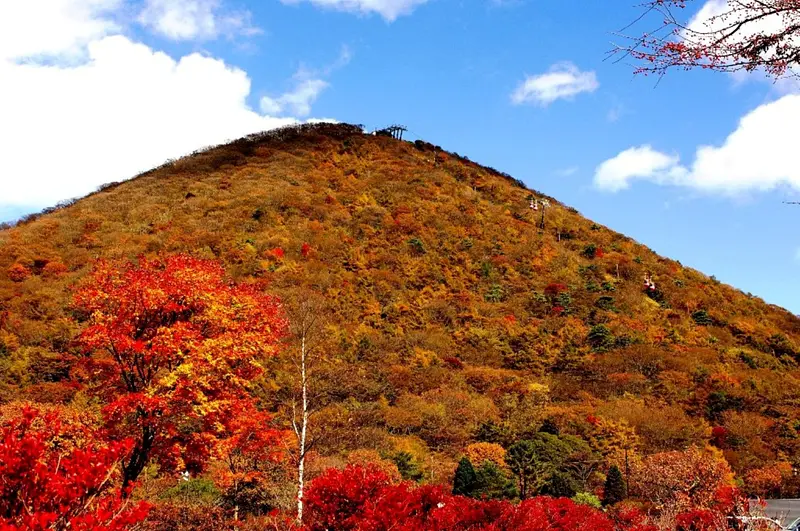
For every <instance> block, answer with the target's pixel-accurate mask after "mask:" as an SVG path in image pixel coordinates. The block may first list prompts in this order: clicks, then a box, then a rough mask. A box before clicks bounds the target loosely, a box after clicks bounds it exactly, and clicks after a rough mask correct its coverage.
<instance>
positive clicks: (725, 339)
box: [0, 124, 800, 508]
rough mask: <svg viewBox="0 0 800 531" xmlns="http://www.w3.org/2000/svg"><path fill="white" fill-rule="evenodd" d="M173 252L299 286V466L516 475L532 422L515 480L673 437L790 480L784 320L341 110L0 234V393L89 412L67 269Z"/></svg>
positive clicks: (207, 472)
mask: <svg viewBox="0 0 800 531" xmlns="http://www.w3.org/2000/svg"><path fill="white" fill-rule="evenodd" d="M131 149H135V146H131ZM64 178H69V177H68V176H64ZM529 184H531V185H535V184H536V183H535V182H531V183H529ZM542 199H547V200H548V201H549V206H547V207H545V206H544V205H543V204H542V201H541V200H542ZM532 205H533V206H535V207H536V209H534V208H532ZM698 237H701V235H700V234H698ZM702 237H713V235H702ZM174 254H184V255H191V256H193V257H195V258H199V259H212V260H216V261H219V262H220V263H221V264H222V267H223V269H224V272H225V274H226V275H228V276H229V277H230V278H232V279H233V280H235V281H236V282H238V283H239V284H242V285H246V286H249V287H253V288H254V289H258V290H262V289H263V290H266V291H267V292H268V293H269V294H271V295H275V296H277V297H279V298H280V299H282V300H283V302H284V305H285V306H286V308H287V313H288V314H289V316H291V315H293V314H294V315H296V314H297V312H298V311H301V310H302V309H303V308H304V307H305V308H307V307H308V304H307V303H308V302H309V301H312V302H313V307H314V310H313V311H314V314H315V315H317V317H318V319H317V320H316V321H315V326H316V329H315V330H312V332H314V337H315V341H316V344H315V350H314V356H315V357H314V360H313V361H314V363H313V365H312V366H310V368H309V377H308V384H309V385H308V387H309V401H310V406H311V409H312V414H311V416H310V421H309V426H310V435H309V437H310V440H312V441H313V445H312V448H311V451H310V452H309V456H308V464H307V468H308V476H309V478H313V477H314V476H315V475H318V474H320V473H321V471H323V470H325V469H327V468H330V467H340V466H343V465H344V464H346V463H351V464H352V463H355V464H359V463H360V464H363V463H377V464H378V465H380V466H381V467H383V469H385V470H390V472H391V473H395V474H396V473H399V474H401V475H402V476H403V477H404V478H406V479H411V480H413V481H419V482H422V483H443V482H446V483H451V482H452V481H453V479H454V474H455V470H456V465H457V464H458V463H459V460H461V458H462V457H464V456H467V457H470V459H471V461H474V462H475V466H476V468H477V467H478V464H479V463H481V462H486V461H494V462H496V464H497V466H498V468H502V469H505V470H506V472H507V474H508V477H509V479H508V481H509V482H510V483H511V485H510V486H509V488H512V489H513V488H516V489H519V485H517V484H516V481H513V478H514V473H513V466H512V467H511V469H506V468H505V467H506V466H507V462H508V459H507V454H506V453H507V452H509V451H511V450H510V449H512V448H515V445H518V443H519V442H520V441H531V440H538V441H540V442H542V441H543V442H542V444H544V443H547V444H550V445H554V446H553V447H554V448H557V449H559V448H560V449H562V450H563V452H564V453H570V454H571V455H573V454H574V455H577V454H582V455H584V458H583V459H582V460H578V461H575V462H573V463H571V464H570V466H569V467H567V468H568V469H569V470H570V472H569V474H566V472H565V473H564V474H565V477H563V478H561V479H559V480H558V481H556V480H554V479H553V477H550V480H549V483H548V482H542V483H541V484H537V485H532V486H530V488H531V489H533V490H534V491H536V492H542V493H548V492H550V493H559V492H561V491H560V490H559V489H560V488H561V487H562V486H563V485H562V486H559V481H562V480H563V482H564V483H568V484H569V485H568V487H569V489H567V490H570V491H573V492H574V491H586V492H594V491H597V490H598V489H601V490H602V485H603V482H604V481H605V479H606V475H607V473H608V470H609V467H610V466H612V465H617V466H618V467H619V469H620V470H623V471H626V469H627V470H629V472H627V473H628V474H630V475H632V478H628V477H626V481H627V480H630V484H629V489H630V490H631V493H632V494H634V495H635V494H636V492H635V491H636V488H637V486H636V479H635V474H637V473H639V474H645V473H647V471H648V470H649V471H650V472H652V470H653V467H655V466H656V465H655V464H654V463H653V462H652V461H648V456H652V455H653V454H660V455H661V456H662V458H664V459H668V458H669V456H673V457H675V456H678V457H680V456H684V457H686V456H687V455H689V454H688V453H686V452H684V451H689V450H688V449H690V448H691V447H696V448H697V449H698V450H697V451H703V452H707V453H708V454H709V455H713V456H714V457H715V458H716V459H717V460H718V461H720V462H722V458H724V460H725V461H727V463H728V464H729V465H730V467H731V469H732V471H733V472H734V473H735V478H734V481H735V482H738V484H740V485H742V486H743V487H744V490H745V492H748V493H753V494H759V495H776V494H784V495H800V482H798V480H797V478H796V475H795V473H794V471H795V470H796V467H798V466H800V462H798V461H800V456H798V449H800V402H798V399H800V385H798V384H800V382H799V381H798V376H800V371H798V357H800V319H798V318H797V317H795V316H793V315H791V314H790V313H789V312H787V311H785V310H783V309H781V308H778V307H775V306H771V305H768V304H766V303H765V302H764V301H762V300H760V299H758V298H757V297H754V296H751V295H749V294H744V293H742V292H740V291H738V290H736V289H734V288H732V287H730V286H727V285H724V284H721V283H720V282H718V281H717V280H716V279H714V278H713V277H708V276H706V275H704V274H702V273H700V272H698V271H695V270H692V269H689V268H686V267H683V266H682V265H681V264H680V263H679V262H676V261H673V260H670V259H667V258H664V257H660V256H658V255H656V254H655V253H653V252H652V251H651V250H649V249H648V248H647V247H645V246H644V245H641V244H639V243H637V242H635V241H633V240H631V239H630V238H627V237H625V236H624V235H621V234H619V233H616V232H614V231H612V230H610V229H609V228H607V227H603V226H600V225H598V224H596V223H593V222H592V221H590V220H587V219H585V218H584V217H582V216H581V215H580V213H579V212H577V211H576V210H575V209H573V208H570V207H569V206H566V205H563V204H561V203H559V202H558V201H557V200H556V199H554V198H547V197H545V196H543V195H542V194H541V193H539V192H537V191H534V190H530V189H528V188H526V187H525V186H524V185H523V184H522V183H521V182H519V181H516V180H514V179H513V178H511V177H509V176H507V175H504V174H502V173H499V172H498V171H495V170H493V169H491V168H485V167H482V166H480V165H478V164H476V163H473V162H471V161H469V160H468V159H466V158H465V157H460V156H458V155H456V154H454V153H448V152H446V151H443V150H441V148H439V147H438V146H434V145H431V144H428V143H425V142H419V141H418V142H416V143H410V142H404V141H399V140H395V139H393V138H389V137H384V136H374V135H365V134H363V133H362V132H361V129H360V128H358V127H354V126H347V125H330V124H319V125H313V126H303V127H298V128H290V129H284V130H279V131H277V132H272V133H267V134H263V135H258V136H254V137H251V138H248V139H243V140H239V141H236V142H233V143H231V144H228V145H225V146H220V147H216V148H212V149H209V150H206V151H203V152H200V153H197V154H194V155H192V156H190V157H187V158H184V159H181V160H178V161H174V162H170V163H168V164H166V165H164V166H162V167H160V168H158V169H155V170H153V171H150V172H148V173H145V174H143V175H140V176H138V177H136V178H135V179H132V180H130V181H126V182H123V183H120V184H114V185H109V186H106V187H104V188H103V189H102V190H99V191H98V192H97V193H95V194H92V195H91V196H89V197H86V198H83V199H81V200H78V201H74V202H70V203H69V204H65V205H62V206H60V207H59V208H56V209H54V210H53V211H50V212H47V213H45V214H43V215H40V216H33V217H31V218H30V219H27V220H23V221H22V222H20V223H18V224H17V225H16V226H10V227H7V228H5V229H3V230H2V231H0V368H1V370H0V402H2V403H4V404H5V405H4V406H2V407H1V408H0V409H1V411H0V414H2V415H10V414H11V413H9V412H13V411H18V407H19V406H18V405H17V404H16V402H18V401H21V400H22V401H32V402H38V403H44V404H65V405H67V406H68V408H69V409H70V410H73V411H74V412H75V414H76V415H92V414H96V413H97V411H98V409H99V402H98V399H97V398H96V395H95V394H92V393H91V392H89V388H90V387H91V384H92V382H91V381H87V378H89V375H91V372H87V371H86V369H85V368H84V367H83V365H81V364H80V363H79V361H80V359H81V358H82V357H83V356H84V355H85V349H84V348H83V347H82V344H81V342H80V341H78V337H79V334H81V332H82V331H83V330H84V329H85V328H86V326H87V323H88V322H89V319H90V316H91V312H90V311H87V310H86V308H90V309H91V307H89V306H85V307H83V308H82V307H81V305H80V304H79V303H80V301H77V302H76V300H75V293H76V290H78V289H80V288H81V287H83V286H85V285H86V283H87V279H88V278H89V277H88V275H89V274H90V273H91V272H92V270H93V268H95V264H96V263H97V261H98V259H103V260H106V261H109V263H111V264H116V263H121V262H123V261H134V260H136V259H137V258H138V257H140V256H146V257H149V258H151V259H159V258H163V257H167V256H170V255H174ZM220 289H222V288H220ZM290 322H291V319H290ZM290 328H291V326H290ZM293 339H296V335H295V336H292V335H291V334H289V336H287V338H286V339H285V346H284V348H282V349H281V352H280V353H279V354H278V355H276V356H274V357H272V358H270V359H268V360H266V361H264V366H265V369H266V370H265V372H264V373H263V375H261V376H260V377H259V378H258V379H257V380H255V381H253V382H251V383H250V384H251V391H252V392H254V393H255V394H256V396H257V398H258V405H259V407H260V408H261V409H262V410H263V411H264V412H266V413H269V414H270V415H271V417H272V421H271V422H272V425H271V426H272V427H273V428H275V429H276V430H286V429H289V427H290V425H289V420H290V417H291V413H292V405H293V404H295V405H296V404H297V397H298V396H299V394H298V393H299V388H298V386H297V382H298V375H297V369H296V363H295V362H296V361H297V342H296V341H293ZM41 407H44V408H46V407H49V406H41ZM542 434H545V435H542ZM548 437H549V438H548ZM550 438H552V440H550ZM292 444H293V443H292ZM559 445H561V446H559ZM515 451H519V447H518V446H517V450H515ZM673 451H680V452H679V453H672V454H670V453H667V452H673ZM689 452H690V451H689ZM664 456H666V457H664ZM678 457H675V458H676V459H677V458H678ZM700 461H702V459H701V460H700ZM648 467H650V468H648ZM664 469H665V467H663V466H662V467H660V468H659V470H664ZM565 470H566V468H565ZM637 471H638V472H637ZM259 473H262V474H264V477H266V478H267V479H265V480H264V482H263V483H262V484H261V485H260V487H259V489H260V491H259V494H258V496H260V498H259V500H261V501H259V502H258V503H260V504H261V505H262V506H265V507H266V506H270V507H279V508H287V507H291V506H292V503H293V501H292V497H293V496H294V491H293V490H292V488H293V487H292V479H291V478H293V477H294V476H293V474H294V473H295V472H294V471H293V468H292V467H291V466H287V467H281V466H278V465H275V466H273V467H271V468H270V470H267V471H265V470H261V471H260V472H259ZM567 475H568V476H569V477H566V476H567ZM551 476H553V475H552V474H551ZM143 477H145V481H144V483H143V485H142V486H141V488H140V492H141V496H143V497H146V498H148V499H161V500H172V501H174V500H175V499H178V500H184V501H185V499H186V498H187V497H188V498H190V499H191V500H194V501H193V502H192V503H195V502H196V503H197V504H201V505H202V503H205V502H203V500H206V499H211V498H215V497H219V496H222V493H224V491H225V488H226V487H225V485H228V484H227V483H225V482H224V481H222V482H220V481H219V480H218V479H216V478H217V476H216V475H215V469H214V467H213V466H212V467H211V468H203V469H198V471H197V474H196V475H195V476H194V478H195V479H193V480H192V481H191V482H189V483H188V484H190V485H192V486H193V487H192V488H193V489H195V490H193V491H192V492H191V493H188V494H187V491H186V488H184V490H183V491H180V492H178V491H176V490H175V489H179V487H180V485H179V487H175V484H176V483H175V476H174V475H173V476H170V475H164V474H161V475H159V474H157V470H156V469H155V465H153V466H152V467H150V468H147V469H146V471H145V474H144V476H143ZM287 478H288V479H287ZM728 480H730V478H728ZM494 485H495V486H497V483H495V484H494ZM639 488H640V489H642V490H644V487H643V486H641V485H640V487H639ZM518 494H519V492H517V493H516V494H515V495H518ZM647 496H648V494H647V493H641V492H640V497H642V498H647ZM197 500H200V501H197ZM258 503H256V502H253V504H255V505H258ZM239 505H241V506H245V505H246V504H244V503H240V502H237V507H238V506H239Z"/></svg>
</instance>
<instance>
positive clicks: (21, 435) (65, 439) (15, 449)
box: [0, 408, 149, 531]
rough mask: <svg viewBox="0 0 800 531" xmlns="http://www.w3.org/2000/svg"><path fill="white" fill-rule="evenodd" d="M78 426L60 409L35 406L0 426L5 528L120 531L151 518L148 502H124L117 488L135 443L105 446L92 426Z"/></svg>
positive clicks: (1, 524)
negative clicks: (69, 426) (119, 468)
mask: <svg viewBox="0 0 800 531" xmlns="http://www.w3.org/2000/svg"><path fill="white" fill-rule="evenodd" d="M73 430H77V431H79V432H78V433H72V432H70V433H67V432H66V431H65V429H64V427H63V425H62V421H61V418H60V417H59V415H58V414H57V413H49V414H47V415H43V416H42V415H39V413H38V412H37V411H36V410H33V409H30V408H26V409H24V410H23V411H22V414H21V415H20V416H19V417H17V418H14V419H12V420H11V421H10V422H7V423H6V424H5V425H4V426H2V428H0V478H3V480H2V481H0V529H3V530H4V531H12V530H20V531H21V530H27V531H39V530H42V531H43V530H45V529H69V530H71V531H89V530H95V529H102V530H105V531H116V530H120V531H121V530H124V529H129V528H130V527H132V526H133V525H135V524H137V523H139V522H141V521H142V520H143V519H144V518H145V516H147V512H148V510H149V506H148V505H147V504H146V503H144V502H134V503H131V502H129V501H128V500H125V499H124V498H123V496H122V492H121V491H120V489H119V488H114V486H113V485H114V484H115V483H116V480H118V479H119V477H118V474H115V473H114V471H115V469H116V465H117V462H118V461H119V459H120V458H121V457H122V455H124V454H125V453H126V452H127V451H128V450H129V448H130V445H131V442H130V441H129V440H128V441H123V442H119V443H113V444H109V445H105V444H103V443H100V442H98V441H97V440H96V439H95V438H94V434H93V433H92V432H90V431H89V430H88V429H82V428H73ZM56 440H61V441H62V443H61V445H59V446H57V447H54V445H53V444H52V443H53V441H56ZM73 441H88V442H86V443H85V444H82V445H80V446H78V445H77V444H76V443H75V442H73Z"/></svg>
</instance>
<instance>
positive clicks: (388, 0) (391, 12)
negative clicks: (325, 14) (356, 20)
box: [281, 0, 428, 22]
mask: <svg viewBox="0 0 800 531" xmlns="http://www.w3.org/2000/svg"><path fill="white" fill-rule="evenodd" d="M304 1H307V2H311V3H312V4H314V5H315V6H318V7H322V8H327V9H334V10H337V11H347V12H350V13H358V14H361V15H368V14H371V13H377V14H379V15H380V16H382V17H383V18H384V19H386V20H387V21H388V22H393V21H394V20H396V19H397V18H398V17H400V16H403V15H410V14H411V12H412V11H414V9H415V8H416V7H417V6H420V5H422V4H424V3H426V2H427V1H428V0H281V2H283V3H284V4H299V3H301V2H304Z"/></svg>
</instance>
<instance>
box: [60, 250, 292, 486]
mask: <svg viewBox="0 0 800 531" xmlns="http://www.w3.org/2000/svg"><path fill="white" fill-rule="evenodd" d="M75 306H76V308H77V309H78V310H80V311H82V312H84V313H85V314H86V315H89V316H90V319H89V326H88V327H87V328H86V329H85V330H84V331H83V332H82V333H81V334H80V336H79V337H78V343H79V345H80V346H81V347H83V349H84V350H85V351H87V352H88V353H92V354H93V356H92V357H90V358H87V359H86V361H85V362H84V363H83V364H82V365H81V367H80V369H81V370H83V371H84V373H83V375H82V376H83V377H84V378H85V380H86V381H87V383H88V384H89V385H90V386H91V387H90V390H91V391H93V392H94V393H95V394H96V395H98V396H99V397H101V398H102V399H104V401H106V403H107V406H106V407H105V408H104V410H103V413H104V416H105V419H106V423H107V427H108V428H109V429H110V430H111V436H112V437H113V438H123V437H128V436H132V437H134V440H135V444H134V447H133V449H132V452H131V453H130V455H129V456H128V457H127V458H126V460H125V465H124V480H125V484H127V483H129V482H130V481H133V480H135V479H136V478H137V477H138V475H139V473H141V471H142V469H143V468H144V466H145V465H146V464H147V462H148V460H149V459H150V458H151V457H155V458H157V459H158V461H159V463H160V465H161V466H162V467H164V468H165V469H167V470H174V469H187V470H190V471H195V472H196V471H200V470H202V468H203V467H204V465H205V463H206V461H207V459H208V458H209V457H210V455H211V454H212V453H213V451H214V447H215V445H216V444H217V442H218V441H219V440H222V439H224V438H225V437H227V436H228V435H229V434H230V433H231V431H232V426H231V425H232V423H233V422H235V420H236V418H237V415H240V414H246V412H248V411H251V409H252V408H251V402H250V401H251V398H250V396H249V394H248V393H247V386H248V384H249V382H250V381H251V380H252V379H253V378H255V377H256V376H258V375H259V374H260V372H261V368H260V365H259V364H258V363H257V360H258V358H259V357H262V356H265V355H271V354H274V353H275V352H276V349H277V343H278V340H279V338H280V337H281V336H282V335H283V334H284V330H285V328H286V322H285V320H284V319H283V318H282V314H281V308H280V304H279V303H278V301H277V300H276V299H274V298H272V297H269V296H267V295H264V294H263V293H261V292H259V291H257V289H256V288H255V287H253V286H248V285H240V286H236V285H233V284H231V283H230V282H229V281H228V280H227V279H226V278H225V276H224V272H223V270H222V268H221V266H219V265H218V264H217V263H215V262H210V261H205V260H198V259H195V258H192V257H190V256H185V255H178V256H172V257H169V258H167V259H165V260H163V261H162V260H147V259H141V260H140V261H139V263H138V264H115V265H112V264H110V263H107V262H100V263H98V264H97V266H96V268H95V271H94V272H93V274H92V275H91V276H90V278H89V279H88V281H87V282H86V284H85V285H84V287H83V288H81V289H80V290H79V291H78V293H77V294H76V296H75Z"/></svg>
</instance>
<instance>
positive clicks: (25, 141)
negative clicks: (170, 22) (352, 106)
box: [0, 0, 296, 209]
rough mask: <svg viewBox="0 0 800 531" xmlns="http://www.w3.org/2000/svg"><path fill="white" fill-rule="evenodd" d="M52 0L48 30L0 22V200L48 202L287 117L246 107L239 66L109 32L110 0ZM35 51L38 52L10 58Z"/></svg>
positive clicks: (2, 10)
mask: <svg viewBox="0 0 800 531" xmlns="http://www.w3.org/2000/svg"><path fill="white" fill-rule="evenodd" d="M59 1H60V4H59V5H60V6H61V8H62V9H61V11H59V13H61V14H60V15H59V18H58V20H59V22H60V23H62V24H67V25H66V26H64V25H62V26H59V27H58V28H57V30H58V32H59V34H58V35H57V36H53V38H52V39H51V40H46V39H45V40H42V41H37V40H36V39H32V38H31V39H29V40H25V39H28V36H27V35H23V34H25V33H26V31H29V32H31V33H30V35H32V36H33V35H38V34H40V33H42V32H45V28H38V27H36V25H35V22H36V21H35V20H33V19H26V24H27V25H28V26H27V27H23V28H20V29H19V30H15V31H17V32H18V33H19V34H20V35H23V36H22V37H20V39H21V40H14V39H10V40H9V38H8V36H7V35H5V34H3V32H0V35H2V37H0V39H2V40H0V79H1V80H2V83H0V116H2V120H0V146H3V152H2V156H0V190H2V192H0V206H3V207H5V208H6V209H8V208H12V207H14V206H15V205H16V206H20V205H24V206H29V207H41V206H46V205H52V204H53V203H55V202H56V201H59V200H62V199H68V198H70V197H74V196H79V195H82V194H85V193H87V192H90V191H92V190H93V189H94V188H96V187H97V186H98V185H100V184H103V183H107V182H110V181H117V180H123V179H126V178H129V177H131V176H133V175H135V174H136V173H139V172H141V171H143V170H147V169H149V168H151V167H153V166H156V165H158V164H160V163H162V162H164V161H165V160H167V159H169V158H174V157H178V156H181V155H184V154H186V153H189V152H191V151H194V150H196V149H198V148H201V147H204V146H208V145H212V144H217V143H221V142H224V141H227V140H230V139H234V138H237V137H240V136H243V135H246V134H249V133H252V132H257V131H262V130H265V129H270V128H273V127H276V126H280V125H286V124H290V123H294V122H296V120H295V119H294V118H290V117H287V118H274V117H270V116H267V115H263V114H260V113H259V112H256V111H255V110H253V109H251V108H250V107H249V106H248V104H247V98H248V96H249V94H250V79H249V77H248V75H247V73H246V72H244V71H243V70H240V69H238V68H235V67H232V66H230V65H227V64H225V63H224V62H223V61H222V60H219V59H215V58H213V57H208V56H204V55H201V54H191V55H187V56H185V57H181V58H179V59H174V58H172V57H170V56H169V55H167V54H165V53H162V52H159V51H156V50H154V49H152V48H150V47H148V46H146V45H144V44H141V43H136V42H134V41H132V40H131V39H130V38H128V37H125V36H123V35H119V34H116V35H114V34H113V33H115V32H116V31H117V29H116V26H114V25H113V23H111V22H109V20H111V18H110V17H111V15H113V14H114V13H111V12H109V11H108V9H110V7H111V6H113V5H117V4H114V3H112V2H110V1H105V2H104V3H102V4H101V0H92V2H93V4H92V5H93V6H95V7H96V9H95V8H92V9H87V8H86V6H87V5H88V4H87V2H86V0H70V1H69V2H68V1H66V0H59ZM19 3H20V4H23V3H28V2H19ZM11 4H14V6H11ZM16 4H17V2H0V21H6V20H8V17H7V15H8V14H9V13H14V12H16V13H19V12H20V11H18V10H17V11H15V10H16V7H15V6H16ZM9 7H10V10H9ZM101 7H102V9H101ZM48 16H50V14H48ZM45 33H46V32H45ZM42 35H44V34H43V33H42ZM44 37H47V36H46V35H44ZM37 43H38V44H37ZM82 45H83V46H82ZM40 54H46V55H47V57H45V58H44V59H46V60H45V61H37V60H30V59H26V60H25V61H18V59H20V58H25V57H29V56H31V55H40ZM66 55H69V56H70V57H73V56H76V57H81V58H82V60H81V61H76V60H73V59H70V60H65V59H63V57H64V56H66Z"/></svg>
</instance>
